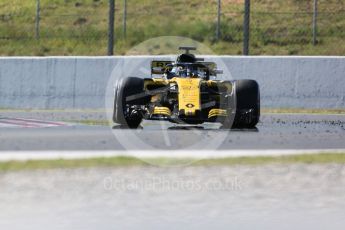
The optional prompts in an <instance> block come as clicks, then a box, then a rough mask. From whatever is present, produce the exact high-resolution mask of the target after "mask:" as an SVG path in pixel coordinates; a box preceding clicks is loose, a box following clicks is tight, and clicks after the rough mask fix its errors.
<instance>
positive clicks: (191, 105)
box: [145, 77, 232, 118]
mask: <svg viewBox="0 0 345 230" xmlns="http://www.w3.org/2000/svg"><path fill="white" fill-rule="evenodd" d="M202 82H203V83H205V84H207V85H208V86H219V85H220V84H223V83H222V82H220V81H212V80H209V81H204V80H202V79H200V78H179V77H174V78H172V79H164V78H153V79H150V80H148V81H145V88H146V87H147V86H149V85H158V86H159V85H161V86H169V85H173V84H176V85H177V86H178V92H179V94H178V102H179V105H178V109H179V111H181V110H183V111H184V114H185V115H186V116H195V115H196V112H197V111H200V110H201V101H200V86H201V83H202ZM223 85H224V84H223ZM225 87H226V88H227V91H228V92H231V90H232V85H231V84H225ZM155 101H159V96H153V97H152V102H155ZM153 114H156V115H166V116H170V115H171V111H170V109H169V108H166V107H155V108H154V111H153ZM214 116H226V111H225V110H221V109H212V110H211V111H210V112H209V116H208V117H209V118H211V117H214Z"/></svg>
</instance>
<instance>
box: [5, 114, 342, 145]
mask: <svg viewBox="0 0 345 230" xmlns="http://www.w3.org/2000/svg"><path fill="white" fill-rule="evenodd" d="M21 115H22V116H23V113H22V114H6V119H8V117H11V116H12V117H13V116H15V118H16V119H18V116H21ZM26 116H27V117H29V118H30V119H40V120H41V121H44V122H48V123H52V124H62V125H55V126H52V127H19V128H18V127H17V128H10V127H0V150H8V151H11V150H122V149H132V150H142V149H148V150H149V149H186V148H188V149H253V150H255V149H343V148H345V142H344V140H345V115H310V114H306V115H303V114H264V115H262V118H261V122H260V123H259V124H258V126H257V129H252V130H231V131H228V130H223V129H220V126H219V125H217V124H205V125H202V126H186V125H182V126H181V125H179V126H178V125H174V124H171V123H168V122H161V121H145V122H144V123H143V124H142V128H141V129H138V130H128V129H121V128H120V127H118V126H115V127H114V128H113V129H112V128H111V127H108V126H91V125H83V124H77V123H75V122H67V123H66V122H65V123H63V122H61V120H83V119H104V117H103V116H102V115H100V114H98V115H97V114H96V115H95V114H92V115H90V116H86V115H85V114H84V115H78V114H77V115H75V114H59V115H52V114H31V115H30V114H29V115H28V114H26ZM2 119H4V118H2ZM20 119H23V118H20ZM25 119H27V118H25ZM57 122H59V123H57ZM0 123H1V119H0Z"/></svg>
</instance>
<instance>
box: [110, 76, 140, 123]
mask: <svg viewBox="0 0 345 230" xmlns="http://www.w3.org/2000/svg"><path fill="white" fill-rule="evenodd" d="M114 96H115V99H114V113H113V121H114V122H115V123H117V124H120V125H121V126H123V127H127V128H133V129H136V128H138V127H139V125H140V123H141V121H142V119H143V115H142V113H141V111H140V110H139V109H138V108H135V107H136V106H140V105H144V104H145V103H146V100H147V97H145V94H144V79H141V78H137V77H127V78H123V79H120V81H118V82H117V83H116V84H115V90H114Z"/></svg>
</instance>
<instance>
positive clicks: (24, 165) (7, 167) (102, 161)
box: [0, 153, 345, 172]
mask: <svg viewBox="0 0 345 230" xmlns="http://www.w3.org/2000/svg"><path fill="white" fill-rule="evenodd" d="M145 160H146V161H145ZM148 162H150V163H148ZM190 162H193V163H192V164H189V163H190ZM297 163H301V164H330V163H337V164H345V153H344V154H341V153H328V154H313V155H310V154H305V155H293V156H279V157H234V158H223V159H203V160H198V161H197V160H194V159H187V158H186V159H173V158H156V159H144V160H141V159H138V158H134V157H112V158H91V159H80V160H30V161H9V162H0V172H8V171H21V170H36V169H69V168H92V167H115V168H116V167H131V166H145V167H155V165H162V166H176V165H186V166H187V165H188V166H233V165H266V164H297Z"/></svg>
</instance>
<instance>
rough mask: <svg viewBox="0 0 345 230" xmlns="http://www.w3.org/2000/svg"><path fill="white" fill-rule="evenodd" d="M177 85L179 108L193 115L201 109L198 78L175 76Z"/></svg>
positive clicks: (199, 80) (188, 114)
mask: <svg viewBox="0 0 345 230" xmlns="http://www.w3.org/2000/svg"><path fill="white" fill-rule="evenodd" d="M173 80H174V81H176V83H177V85H178V87H179V95H178V101H179V110H184V112H185V115H187V116H194V115H195V113H196V111H197V110H201V103H200V82H201V79H200V78H175V79H173Z"/></svg>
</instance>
